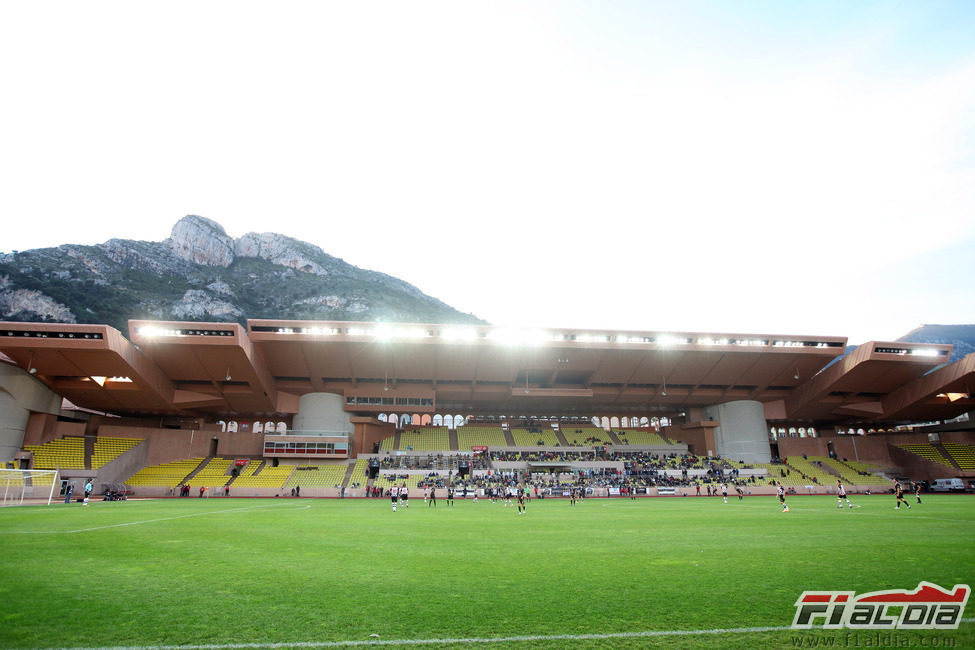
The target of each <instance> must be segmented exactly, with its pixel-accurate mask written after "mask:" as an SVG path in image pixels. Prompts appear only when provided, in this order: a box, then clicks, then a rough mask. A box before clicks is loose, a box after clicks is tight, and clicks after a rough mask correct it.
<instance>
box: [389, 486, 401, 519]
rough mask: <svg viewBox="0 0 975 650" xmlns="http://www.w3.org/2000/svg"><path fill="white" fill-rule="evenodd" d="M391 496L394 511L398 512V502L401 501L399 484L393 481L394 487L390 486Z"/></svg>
mask: <svg viewBox="0 0 975 650" xmlns="http://www.w3.org/2000/svg"><path fill="white" fill-rule="evenodd" d="M389 498H390V500H392V502H393V512H396V504H398V503H399V486H398V485H396V484H395V483H393V487H391V488H389Z"/></svg>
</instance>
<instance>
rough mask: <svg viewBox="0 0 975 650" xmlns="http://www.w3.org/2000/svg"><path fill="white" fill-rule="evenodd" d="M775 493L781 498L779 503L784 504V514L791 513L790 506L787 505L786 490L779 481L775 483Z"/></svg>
mask: <svg viewBox="0 0 975 650" xmlns="http://www.w3.org/2000/svg"><path fill="white" fill-rule="evenodd" d="M775 493H776V494H777V495H778V496H779V503H781V504H782V512H789V506H787V505H785V488H784V487H782V484H781V483H779V482H778V481H776V482H775Z"/></svg>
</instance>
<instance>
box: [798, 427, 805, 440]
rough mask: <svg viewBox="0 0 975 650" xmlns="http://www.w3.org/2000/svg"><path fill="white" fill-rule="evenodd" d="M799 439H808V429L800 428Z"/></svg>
mask: <svg viewBox="0 0 975 650" xmlns="http://www.w3.org/2000/svg"><path fill="white" fill-rule="evenodd" d="M799 437H800V438H805V437H806V427H799Z"/></svg>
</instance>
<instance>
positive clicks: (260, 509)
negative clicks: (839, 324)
mask: <svg viewBox="0 0 975 650" xmlns="http://www.w3.org/2000/svg"><path fill="white" fill-rule="evenodd" d="M951 353H952V346H950V345H929V344H920V343H905V342H883V341H873V342H868V343H864V344H861V345H859V346H848V345H847V340H846V339H845V338H840V337H829V336H825V337H819V336H810V335H772V334H733V333H701V332H658V331H644V332H640V331H627V332H620V331H593V330H569V329H565V330H559V329H547V330H515V329H508V328H494V327H490V326H463V327H461V326H455V325H438V324H395V323H368V322H335V321H329V322H325V321H321V322H305V321H274V320H248V321H247V322H246V325H241V324H236V323H199V322H158V321H130V322H129V334H128V336H125V335H123V334H122V333H121V332H120V331H118V330H116V329H114V328H112V327H109V326H107V325H90V324H54V323H23V322H6V323H0V360H2V361H3V363H2V364H0V418H2V429H0V431H2V432H0V461H2V462H3V467H4V469H3V471H2V474H3V476H2V481H3V483H2V485H0V490H2V498H3V504H4V505H5V506H11V507H5V508H3V509H0V548H2V550H3V557H4V561H3V563H2V564H0V567H2V573H0V585H2V586H0V589H2V593H3V602H4V607H3V611H2V614H0V616H2V619H3V628H2V629H3V634H2V635H0V645H2V646H3V647H45V648H46V647H79V648H81V647H84V648H92V647H131V648H148V647H195V648H214V649H216V648H228V649H229V648H251V647H352V646H383V647H397V646H404V647H405V646H414V645H431V646H438V647H474V646H479V647H480V646H484V645H489V646H492V647H531V648H560V647H593V648H597V647H598V648H603V647H626V648H638V647H639V648H642V647H713V648H728V647H740V648H753V647H767V648H778V647H817V646H820V645H822V646H825V645H829V646H833V645H836V646H840V647H860V646H868V647H869V646H873V647H909V646H912V645H913V646H918V647H922V646H923V647H973V646H975V625H973V620H975V619H973V618H972V617H971V616H966V613H965V606H966V604H967V599H968V594H969V592H970V587H969V585H971V584H972V583H973V579H975V559H973V558H972V554H971V536H972V532H973V531H975V499H973V498H972V497H970V496H966V495H965V493H967V492H971V491H973V486H975V427H973V425H972V423H971V421H970V419H969V414H970V412H971V411H972V410H973V408H975V402H973V398H972V395H971V394H970V386H971V385H972V383H973V379H975V377H973V373H975V354H973V355H968V356H966V357H963V358H961V359H959V360H956V361H951Z"/></svg>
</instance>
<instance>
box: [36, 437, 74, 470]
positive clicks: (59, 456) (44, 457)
mask: <svg viewBox="0 0 975 650" xmlns="http://www.w3.org/2000/svg"><path fill="white" fill-rule="evenodd" d="M24 449H25V450H27V451H30V452H33V454H34V467H35V468H37V469H85V439H84V438H81V437H78V436H65V437H63V438H60V439H58V440H52V441H50V442H46V443H44V444H43V445H24Z"/></svg>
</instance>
